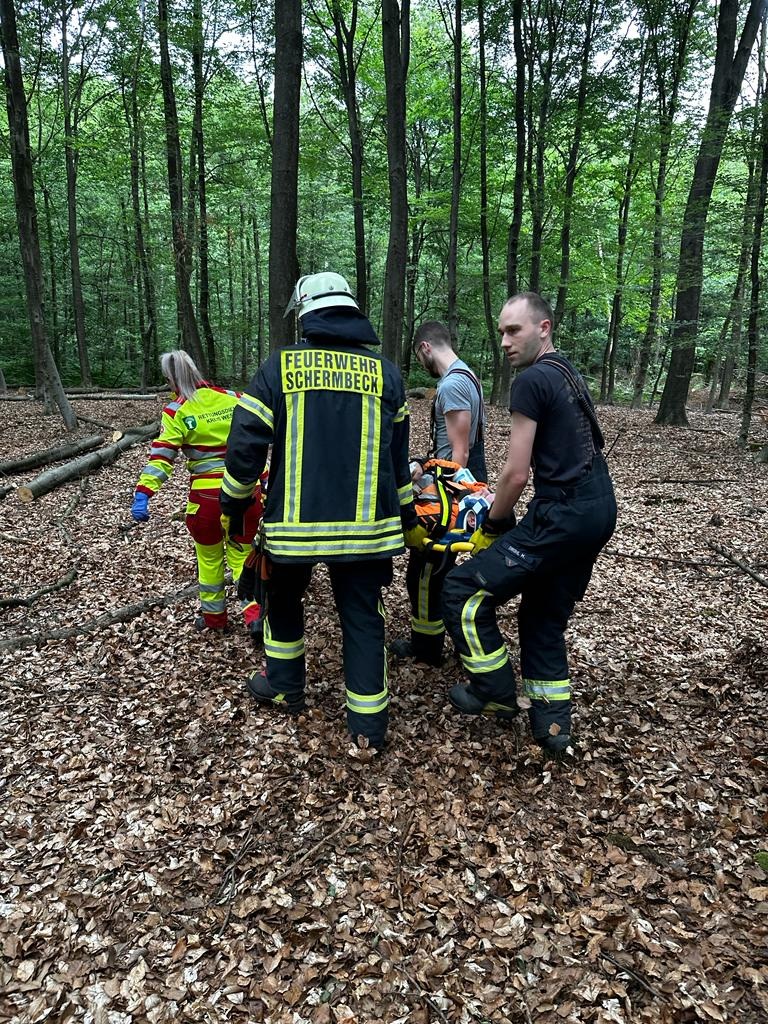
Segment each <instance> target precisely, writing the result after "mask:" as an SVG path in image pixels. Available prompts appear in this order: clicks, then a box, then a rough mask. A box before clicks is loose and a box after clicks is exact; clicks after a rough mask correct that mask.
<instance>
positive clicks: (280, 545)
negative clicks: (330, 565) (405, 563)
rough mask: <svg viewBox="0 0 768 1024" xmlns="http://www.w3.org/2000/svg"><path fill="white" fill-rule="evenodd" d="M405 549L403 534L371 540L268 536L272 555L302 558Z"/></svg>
mask: <svg viewBox="0 0 768 1024" xmlns="http://www.w3.org/2000/svg"><path fill="white" fill-rule="evenodd" d="M402 550H403V539H402V534H401V535H400V538H399V539H398V538H396V537H382V538H372V539H371V540H368V541H364V540H358V541H354V540H319V539H315V540H314V541H310V540H307V541H299V540H286V541H282V542H281V541H279V540H274V539H273V538H270V537H268V538H267V551H269V553H270V554H271V555H275V556H279V555H286V556H291V555H293V556H296V557H302V558H324V557H326V556H329V557H330V556H331V555H389V554H392V555H396V554H400V552H401V551H402Z"/></svg>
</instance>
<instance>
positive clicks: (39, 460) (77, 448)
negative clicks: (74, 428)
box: [0, 434, 104, 476]
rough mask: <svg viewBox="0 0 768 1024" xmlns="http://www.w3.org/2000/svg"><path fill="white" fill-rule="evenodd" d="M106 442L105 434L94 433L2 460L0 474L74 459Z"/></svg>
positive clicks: (5, 474)
mask: <svg viewBox="0 0 768 1024" xmlns="http://www.w3.org/2000/svg"><path fill="white" fill-rule="evenodd" d="M100 444H104V435H103V434H92V435H91V436H90V437H84V438H82V440H80V441H72V443H71V444H63V445H62V444H60V445H56V447H55V448H46V449H45V451H41V452H35V454H34V455H24V456H22V457H21V458H19V459H8V460H7V461H6V462H0V476H11V475H12V474H15V473H25V472H26V471H27V470H28V469H37V467H38V466H47V465H48V464H49V463H50V462H62V461H63V460H64V459H72V458H74V457H75V456H76V455H82V454H84V453H85V452H89V451H91V450H92V449H93V448H98V447H99V445H100Z"/></svg>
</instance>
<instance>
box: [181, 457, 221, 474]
mask: <svg viewBox="0 0 768 1024" xmlns="http://www.w3.org/2000/svg"><path fill="white" fill-rule="evenodd" d="M222 469H224V459H209V460H208V461H207V462H204V461H203V460H202V459H201V460H200V461H199V462H190V464H189V472H190V473H215V472H217V471H219V470H222Z"/></svg>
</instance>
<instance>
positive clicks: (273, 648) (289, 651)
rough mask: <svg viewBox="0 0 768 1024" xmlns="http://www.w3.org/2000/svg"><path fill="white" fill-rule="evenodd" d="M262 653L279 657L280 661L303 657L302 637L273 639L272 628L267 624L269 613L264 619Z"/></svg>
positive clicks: (270, 656) (271, 656)
mask: <svg viewBox="0 0 768 1024" xmlns="http://www.w3.org/2000/svg"><path fill="white" fill-rule="evenodd" d="M264 653H265V654H266V655H267V657H269V658H279V659H280V660H281V661H293V660H294V659H296V658H303V657H304V637H301V639H300V640H289V641H284V640H273V639H272V630H271V629H270V626H269V613H267V618H266V619H265V620H264Z"/></svg>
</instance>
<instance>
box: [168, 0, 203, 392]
mask: <svg viewBox="0 0 768 1024" xmlns="http://www.w3.org/2000/svg"><path fill="white" fill-rule="evenodd" d="M157 28H158V37H159V42H160V81H161V84H162V87H163V113H164V117H165V143H166V160H167V165H168V194H169V198H170V205H171V224H172V232H173V266H174V272H175V276H176V301H177V304H178V313H179V324H180V327H181V336H182V343H183V345H184V348H185V349H186V350H187V351H188V352H189V354H190V355H191V356H192V358H193V359H194V360H195V362H196V363H197V365H198V366H199V367H200V369H201V370H202V372H203V373H207V372H208V362H207V360H206V358H205V353H204V351H203V346H202V343H201V340H200V332H199V330H198V326H197V318H196V317H195V309H194V306H193V304H192V296H191V294H190V291H189V279H190V273H189V266H190V255H189V237H188V234H187V231H186V229H185V224H184V180H183V171H182V162H181V144H180V142H179V119H178V114H177V112H176V95H175V92H174V88H173V69H172V67H171V57H170V52H169V49H168V3H167V0H158V6H157Z"/></svg>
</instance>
